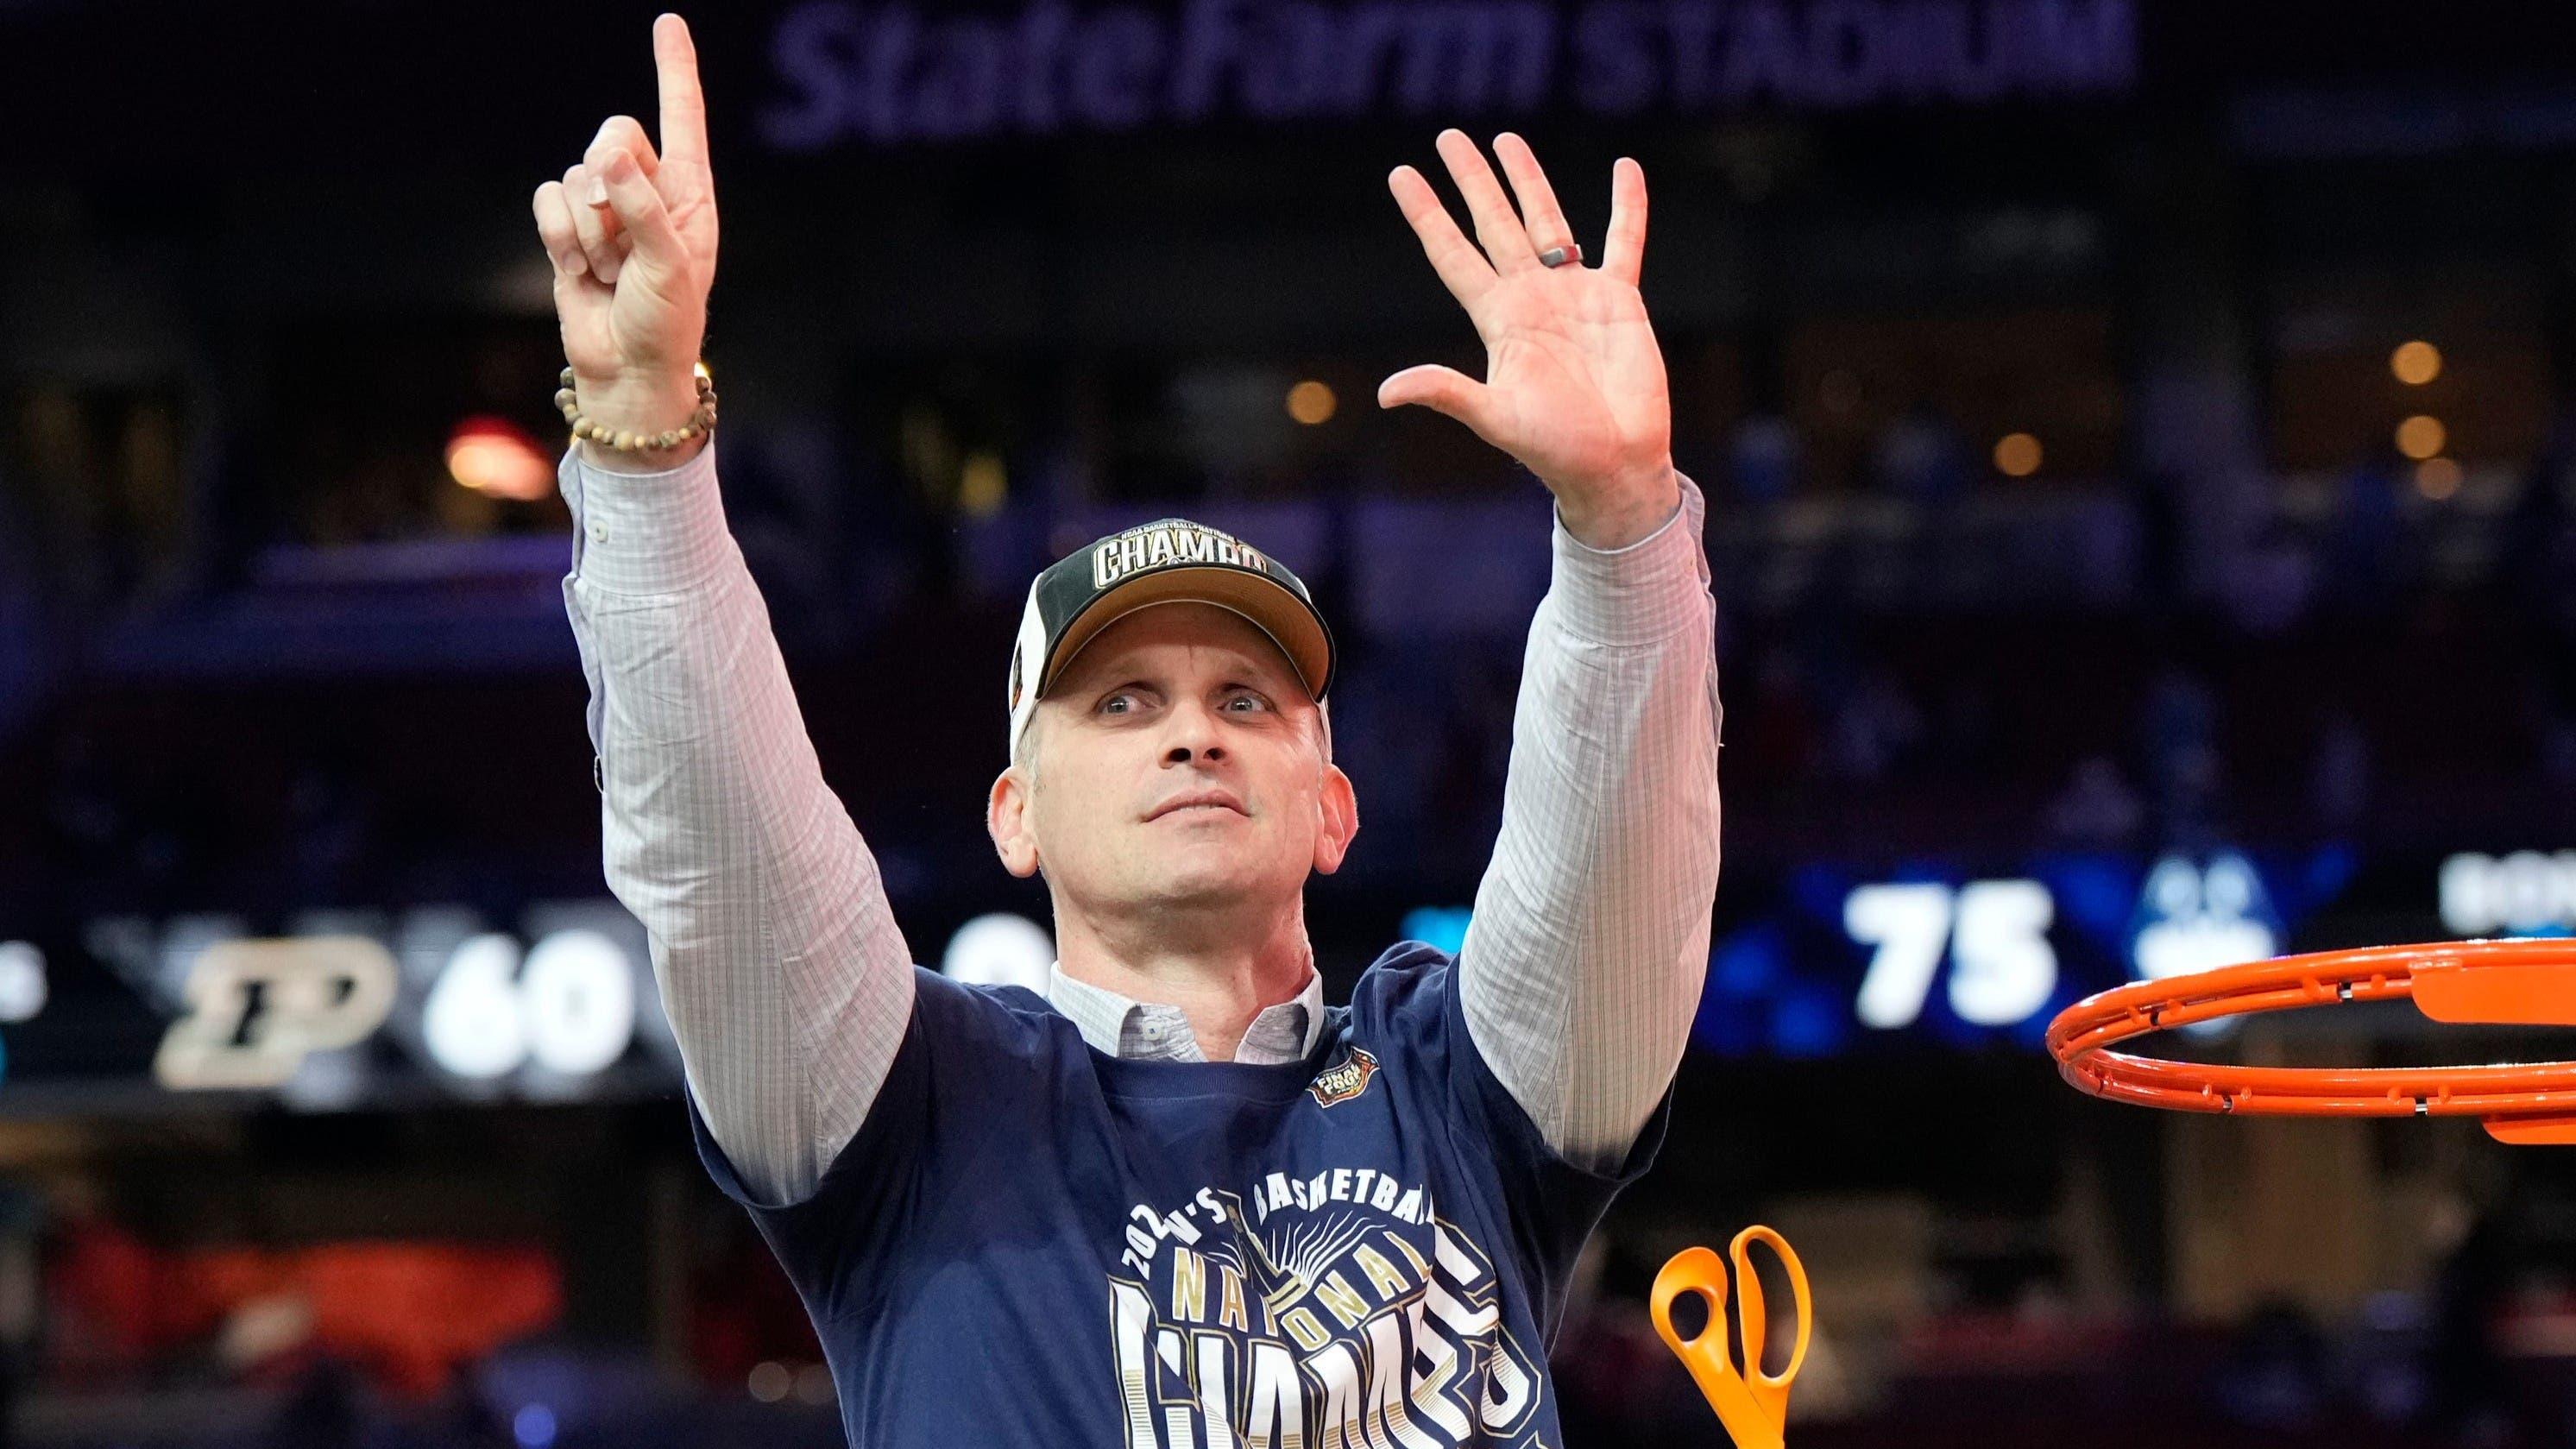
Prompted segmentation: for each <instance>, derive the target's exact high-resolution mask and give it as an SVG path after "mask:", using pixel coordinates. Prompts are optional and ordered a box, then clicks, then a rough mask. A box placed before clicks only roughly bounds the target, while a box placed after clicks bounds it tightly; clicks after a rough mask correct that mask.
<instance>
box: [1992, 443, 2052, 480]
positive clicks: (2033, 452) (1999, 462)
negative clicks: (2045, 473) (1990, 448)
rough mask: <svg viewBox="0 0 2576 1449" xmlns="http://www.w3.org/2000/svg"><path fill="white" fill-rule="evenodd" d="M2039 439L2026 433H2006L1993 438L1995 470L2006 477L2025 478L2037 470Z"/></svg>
mask: <svg viewBox="0 0 2576 1449" xmlns="http://www.w3.org/2000/svg"><path fill="white" fill-rule="evenodd" d="M2040 458H2041V453H2040V447H2039V439H2037V438H2034V437H2032V436H2031V435H2030V434H2028V433H2006V434H2004V435H2003V436H2002V437H2000V438H1997V439H1996V440H1995V471H1996V472H1998V473H2001V474H2003V475H2004V476H2005V477H2007V478H2027V477H2029V476H2030V475H2031V474H2033V473H2036V472H2038V471H2039V464H2040Z"/></svg>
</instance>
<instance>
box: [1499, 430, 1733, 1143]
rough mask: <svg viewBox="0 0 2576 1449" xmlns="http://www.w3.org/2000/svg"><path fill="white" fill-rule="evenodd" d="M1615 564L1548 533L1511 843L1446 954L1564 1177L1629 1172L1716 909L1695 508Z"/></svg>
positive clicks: (1519, 735) (1516, 758) (1705, 586)
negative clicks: (1578, 1169)
mask: <svg viewBox="0 0 2576 1449" xmlns="http://www.w3.org/2000/svg"><path fill="white" fill-rule="evenodd" d="M1675 476H1676V477H1677V478H1679V480H1680V483H1681V502H1680V504H1679V506H1678V507H1677V508H1676V510H1675V512H1674V516H1673V517H1672V518H1670V519H1668V520H1666V521H1665V523H1664V525H1663V526H1662V527H1661V528H1660V529H1658V530H1657V531H1656V532H1654V533H1653V534H1650V535H1648V536H1647V537H1646V538H1644V539H1641V540H1639V541H1638V542H1636V543H1633V544H1630V545H1627V546H1626V547H1623V548H1617V549H1596V548H1592V547H1589V546H1587V545H1585V544H1584V543H1582V542H1581V541H1579V540H1578V539H1576V538H1575V537H1574V536H1573V535H1572V534H1570V533H1568V532H1567V531H1566V528H1565V521H1564V518H1563V516H1562V515H1561V514H1560V515H1558V517H1557V518H1556V520H1555V523H1554V525H1553V528H1552V549H1553V560H1554V562H1553V569H1552V576H1551V579H1550V582H1549V587H1548V592H1547V595H1546V597H1545V598H1543V599H1541V600H1540V601H1539V606H1538V610H1537V613H1536V614H1535V615H1534V616H1533V617H1532V619H1531V621H1530V633H1529V644H1528V648H1527V650H1526V652H1525V654H1524V656H1523V660H1522V668H1521V683H1520V698H1519V702H1518V704H1517V706H1516V708H1515V712H1514V715H1513V719H1512V753H1511V766H1510V771H1509V774H1508V777H1507V778H1506V780H1505V782H1504V786H1503V823H1502V829H1501V833H1500V834H1499V836H1498V837H1497V839H1496V840H1495V843H1494V857H1493V861H1492V863H1491V864H1490V865H1489V866H1487V868H1486V871H1485V876H1484V879H1483V881H1482V882H1481V883H1480V884H1479V885H1478V887H1477V890H1476V904H1475V910H1474V912H1473V914H1472V915H1471V916H1470V917H1469V919H1468V924H1467V936H1466V940H1465V942H1464V943H1463V944H1462V945H1461V946H1460V948H1459V953H1458V972H1459V981H1458V986H1459V992H1460V1005H1461V1007H1462V1008H1463V1011H1464V1014H1465V1017H1466V1020H1467V1024H1468V1032H1469V1036H1470V1037H1471V1038H1472V1039H1473V1040H1474V1041H1475V1043H1476V1045H1477V1048H1478V1050H1479V1051H1480V1052H1481V1053H1482V1054H1483V1055H1484V1057H1485V1058H1486V1060H1487V1063H1488V1064H1489V1065H1490V1066H1491V1067H1492V1069H1493V1072H1494V1075H1495V1076H1496V1077H1497V1078H1498V1079H1499V1080H1500V1081H1501V1082H1502V1083H1503V1085H1504V1086H1505V1087H1506V1088H1508V1089H1509V1091H1510V1092H1511V1094H1512V1097H1513V1099H1514V1100H1515V1101H1517V1102H1519V1103H1520V1104H1521V1106H1522V1108H1523V1109H1524V1110H1526V1111H1527V1112H1528V1113H1529V1115H1530V1117H1531V1119H1532V1120H1533V1121H1534V1122H1535V1123H1536V1124H1537V1126H1538V1128H1539V1130H1540V1132H1541V1134H1542V1135H1543V1136H1544V1138H1545V1140H1546V1141H1547V1144H1548V1145H1549V1146H1550V1147H1552V1148H1554V1149H1555V1150H1556V1151H1558V1152H1559V1153H1561V1154H1563V1155H1564V1156H1565V1157H1566V1158H1567V1160H1568V1161H1571V1162H1573V1163H1575V1164H1577V1165H1578V1166H1583V1167H1587V1168H1590V1169H1592V1170H1595V1171H1607V1170H1609V1169H1610V1168H1611V1167H1613V1166H1615V1165H1616V1164H1618V1163H1619V1162H1620V1161H1621V1160H1622V1159H1623V1158H1624V1157H1625V1156H1626V1155H1627V1153H1628V1150H1629V1148H1630V1146H1631V1145H1632V1144H1633V1143H1634V1141H1635V1139H1636V1136H1637V1133H1638V1131H1639V1129H1640V1128H1642V1127H1643V1126H1644V1125H1645V1123H1646V1121H1647V1119H1648V1117H1649V1115H1650V1114H1651V1113H1652V1112H1653V1111H1654V1109H1655V1106H1656V1104H1657V1103H1658V1102H1659V1101H1661V1100H1662V1098H1663V1096H1664V1093H1665V1090H1666V1089H1667V1088H1668V1087H1669V1086H1670V1085H1671V1083H1672V1076H1673V1072H1674V1070H1675V1068H1676V1067H1678V1066H1679V1064H1680V1061H1681V1054H1682V1047H1683V1045H1684V1043H1685V1042H1686V1041H1687V1040H1688V1038H1689V1034H1690V1023H1691V1018H1692V1016H1693V1014H1694V1012H1695V1011H1696V1009H1697V1006H1698V1002H1699V994H1700V985H1701V982H1702V980H1703V978H1704V977H1705V976H1706V975H1707V971H1708V945H1709V925H1710V916H1711V912H1712V910H1713V908H1714V905H1715V899H1716V894H1717V869H1718V801H1717V754H1718V731H1719V724H1720V719H1721V714H1720V707H1719V704H1718V698H1717V658H1716V649H1715V637H1716V636H1715V630H1716V607H1717V606H1716V600H1715V598H1714V597H1713V596H1712V595H1711V593H1710V592H1709V571H1708V557H1707V554H1706V553H1705V552H1704V551H1703V549H1702V548H1701V544H1700V534H1701V527H1702V522H1703V519H1704V518H1705V515H1706V508H1707V503H1706V500H1705V499H1704V498H1703V497H1702V496H1701V494H1700V490H1699V487H1698V485H1696V484H1694V483H1693V482H1692V481H1691V480H1690V479H1689V478H1688V477H1685V476H1682V475H1680V474H1678V473H1677V474H1676V475H1675Z"/></svg>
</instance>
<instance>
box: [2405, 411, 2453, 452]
mask: <svg viewBox="0 0 2576 1449" xmlns="http://www.w3.org/2000/svg"><path fill="white" fill-rule="evenodd" d="M2450 440H2451V431H2450V429H2448V428H2445V427H2443V426H2442V420H2441V419H2440V418H2437V417H2434V416H2432V415H2431V414H2429V413H2417V414H2416V415H2415V416H2413V417H2411V418H2408V419H2407V420H2406V421H2404V422H2402V423H2399V424H2398V425H2397V451H2399V452H2401V453H2404V454H2405V455H2406V456H2407V457H2409V458H2412V459H2414V460H2415V461H2416V462H2418V463H2421V462H2423V461H2424V460H2425V459H2427V458H2430V457H2432V456H2433V455H2434V454H2436V453H2439V452H2441V451H2442V445H2443V444H2445V443H2447V442H2449V441H2450Z"/></svg>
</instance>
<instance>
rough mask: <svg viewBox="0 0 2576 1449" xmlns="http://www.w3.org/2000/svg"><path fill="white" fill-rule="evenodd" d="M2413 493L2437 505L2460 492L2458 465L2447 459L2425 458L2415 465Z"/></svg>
mask: <svg viewBox="0 0 2576 1449" xmlns="http://www.w3.org/2000/svg"><path fill="white" fill-rule="evenodd" d="M2415 491H2416V492H2418V493H2421V494H2423V495H2424V496H2425V497H2427V498H2430V499H2432V500H2433V501H2434V502H2436V503H2439V502H2441V501H2442V500H2443V499H2445V498H2448V497H2450V496H2451V495H2452V494H2454V493H2457V492H2459V491H2460V465H2459V464H2457V463H2454V462H2452V461H2451V460H2450V459H2448V458H2427V459H2425V460H2424V461H2423V462H2421V463H2418V464H2416V465H2415Z"/></svg>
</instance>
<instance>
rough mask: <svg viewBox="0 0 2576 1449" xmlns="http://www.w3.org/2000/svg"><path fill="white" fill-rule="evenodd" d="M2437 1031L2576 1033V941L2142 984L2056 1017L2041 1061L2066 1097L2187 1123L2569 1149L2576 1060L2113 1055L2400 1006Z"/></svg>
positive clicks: (2461, 948)
mask: <svg viewBox="0 0 2576 1449" xmlns="http://www.w3.org/2000/svg"><path fill="white" fill-rule="evenodd" d="M2407 1000H2411V1001H2413V1002H2414V1003H2415V1009H2416V1010H2418V1011H2420V1012H2422V1013H2424V1015H2426V1016H2427V1017H2430V1018H2431V1019H2433V1020H2435V1021H2439V1022H2447V1023H2453V1024H2460V1025H2467V1024H2471V1023H2490V1024H2497V1025H2514V1026H2576V940H2565V939H2562V940H2537V941H2532V940H2517V941H2444V942H2436V943H2432V944H2428V945H2421V946H2372V947H2366V948H2363V949H2359V950H2350V951H2317V952H2312V953H2309V954H2307V955H2303V956H2281V957H2276V958H2274V959H2272V960H2269V961H2256V962H2253V963H2251V964H2249V965H2244V966H2228V967H2223V968H2221V969H2219V970H2216V971H2204V972H2201V973H2199V974H2197V975H2192V976H2175V977H2169V978H2167V979H2165V980H2161V981H2141V982H2136V983H2134V984H2131V985H2128V986H2122V987H2119V988H2116V989H2114V990H2111V991H2105V992H2102V993H2100V994H2099V995H2095V996H2088V997H2086V998H2085V999H2084V1000H2082V1001H2079V1002H2077V1003H2075V1004H2074V1005H2073V1006H2070V1007H2068V1008H2066V1010H2064V1011H2062V1012H2060V1013H2058V1015H2057V1019H2056V1020H2055V1021H2052V1022H2050V1023H2049V1026H2048V1050H2049V1053H2050V1055H2052V1056H2054V1057H2056V1058H2057V1067H2058V1072H2059V1073H2060V1074H2061V1075H2062V1076H2064V1077H2065V1078H2066V1080H2067V1081H2068V1082H2070V1083H2073V1084H2074V1085H2075V1086H2076V1087H2078V1088H2080V1089H2082V1090H2084V1091H2087V1092H2090V1093H2092V1094H2093V1095H2094V1096H2097V1097H2105V1098H2108V1099H2110V1100H2112V1101H2115V1102H2134V1103H2137V1104H2139V1105H2141V1106H2147V1107H2166V1108H2172V1109H2176V1110H2180V1111H2185V1112H2236V1113H2256V1114H2269V1115H2285V1116H2304V1117H2476V1118H2480V1119H2482V1120H2483V1121H2484V1122H2485V1123H2486V1129H2487V1131H2488V1132H2489V1133H2491V1134H2493V1135H2494V1136H2495V1137H2496V1138H2497V1139H2498V1140H2499V1141H2504V1142H2514V1143H2526V1144H2537V1143H2565V1144H2576V1062H2566V1061H2562V1062H2534V1063H2522V1064H2514V1063H2500V1064H2494V1065H2488V1066H2459V1067H2368V1068H2355V1069H2352V1070H2349V1071H2345V1070H2337V1069H2332V1068H2326V1069H2316V1068H2303V1067H2244V1066H2229V1065H2222V1064H2217V1063H2207V1062H2183V1061H2169V1060H2164V1059H2161V1058H2156V1057H2141V1056H2133V1055H2130V1054H2129V1053H2126V1052H2117V1051H2113V1050H2111V1048H2112V1047H2114V1046H2116V1045H2118V1044H2120V1043H2121V1042H2125V1041H2127V1040H2129V1039H2130V1038H2132V1037H2139V1036H2144V1035H2146V1034H2148V1033H2149V1032H2155V1031H2164V1030H2168V1029H2171V1028H2174V1027H2182V1026H2189V1025H2191V1024H2192V1023H2194V1022H2201V1021H2209V1020H2213V1019H2215V1018H2218V1017H2224V1016H2241V1015H2247V1014H2251V1013H2254V1012H2262V1011H2288V1010H2294V1009H2298V1008H2302V1007H2311V1006H2334V1005H2339V1004H2341V1003H2343V1002H2347V1001H2407Z"/></svg>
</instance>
